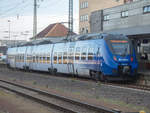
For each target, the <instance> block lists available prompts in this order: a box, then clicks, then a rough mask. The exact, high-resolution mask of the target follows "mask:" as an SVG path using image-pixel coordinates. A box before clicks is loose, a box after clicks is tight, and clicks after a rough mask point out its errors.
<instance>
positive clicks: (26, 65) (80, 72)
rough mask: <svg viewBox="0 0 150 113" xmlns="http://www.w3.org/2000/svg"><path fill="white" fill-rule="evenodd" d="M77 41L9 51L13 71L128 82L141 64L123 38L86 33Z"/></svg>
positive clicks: (127, 41)
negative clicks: (44, 72) (21, 70)
mask: <svg viewBox="0 0 150 113" xmlns="http://www.w3.org/2000/svg"><path fill="white" fill-rule="evenodd" d="M75 38H77V39H78V40H76V41H69V42H59V43H47V44H32V45H24V46H18V47H12V48H8V51H7V63H8V65H9V66H10V67H11V68H19V69H24V70H35V71H47V72H50V73H65V74H69V75H74V76H88V77H94V78H96V79H100V80H102V81H103V80H128V79H134V78H135V77H136V75H137V68H138V63H137V60H136V53H135V50H134V49H133V46H132V43H131V41H130V40H129V39H128V38H127V37H126V36H124V35H118V34H117V35H114V34H85V35H80V36H76V37H75Z"/></svg>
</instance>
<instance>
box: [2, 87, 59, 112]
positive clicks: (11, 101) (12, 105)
mask: <svg viewBox="0 0 150 113" xmlns="http://www.w3.org/2000/svg"><path fill="white" fill-rule="evenodd" d="M0 113H60V111H57V110H55V109H51V108H49V107H47V106H44V105H41V104H39V103H37V102H34V101H32V100H29V99H27V98H24V97H22V96H19V95H16V94H15V93H12V92H9V91H6V90H3V89H1V88H0Z"/></svg>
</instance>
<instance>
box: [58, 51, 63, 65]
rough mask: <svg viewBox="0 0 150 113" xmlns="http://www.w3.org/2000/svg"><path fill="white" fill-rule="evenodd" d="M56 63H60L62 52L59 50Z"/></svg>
mask: <svg viewBox="0 0 150 113" xmlns="http://www.w3.org/2000/svg"><path fill="white" fill-rule="evenodd" d="M58 63H59V64H62V53H61V52H59V53H58Z"/></svg>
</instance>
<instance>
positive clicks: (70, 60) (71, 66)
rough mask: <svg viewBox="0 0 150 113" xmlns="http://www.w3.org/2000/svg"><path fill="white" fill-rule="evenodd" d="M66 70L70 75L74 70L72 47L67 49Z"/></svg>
mask: <svg viewBox="0 0 150 113" xmlns="http://www.w3.org/2000/svg"><path fill="white" fill-rule="evenodd" d="M68 72H69V73H70V74H72V75H74V74H75V72H74V47H71V48H69V49H68Z"/></svg>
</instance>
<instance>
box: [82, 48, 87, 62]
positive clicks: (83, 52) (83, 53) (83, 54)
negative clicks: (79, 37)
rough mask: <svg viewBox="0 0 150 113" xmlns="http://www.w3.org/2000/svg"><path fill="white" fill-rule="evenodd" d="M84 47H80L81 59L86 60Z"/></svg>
mask: <svg viewBox="0 0 150 113" xmlns="http://www.w3.org/2000/svg"><path fill="white" fill-rule="evenodd" d="M86 50H87V49H86V48H83V49H82V53H81V60H86Z"/></svg>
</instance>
